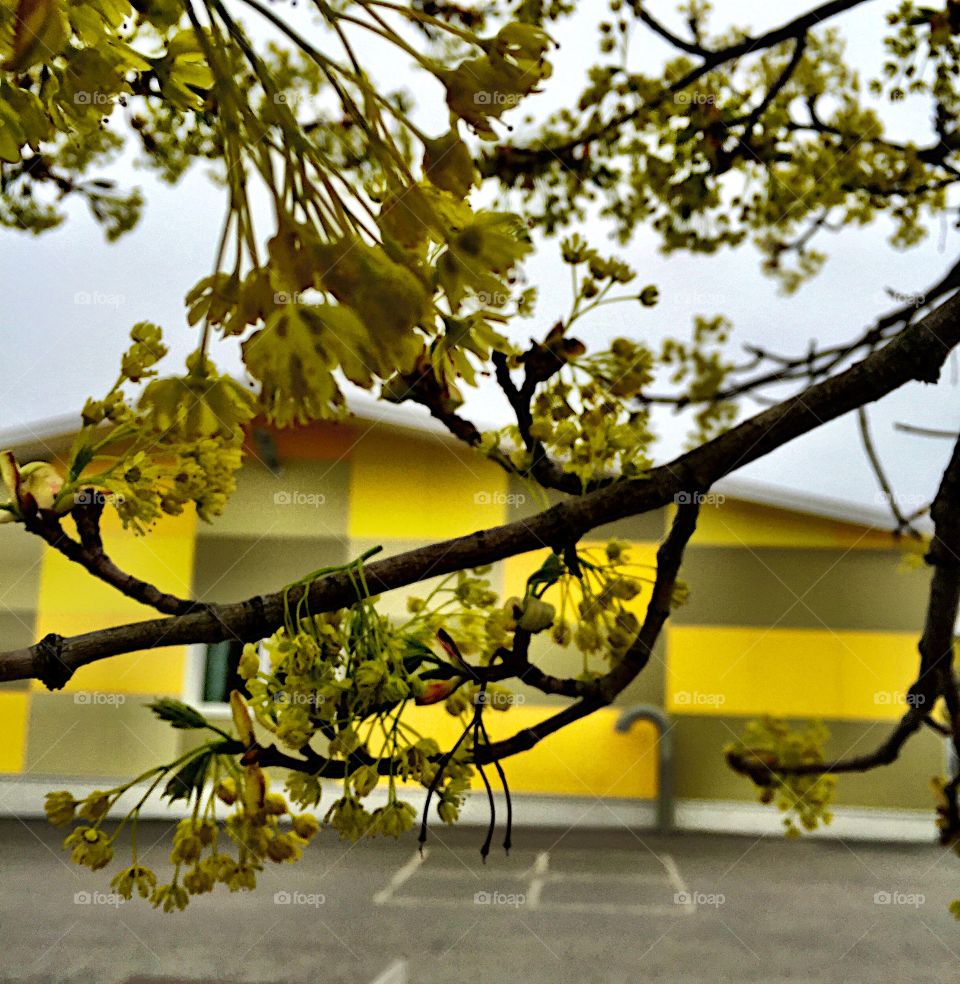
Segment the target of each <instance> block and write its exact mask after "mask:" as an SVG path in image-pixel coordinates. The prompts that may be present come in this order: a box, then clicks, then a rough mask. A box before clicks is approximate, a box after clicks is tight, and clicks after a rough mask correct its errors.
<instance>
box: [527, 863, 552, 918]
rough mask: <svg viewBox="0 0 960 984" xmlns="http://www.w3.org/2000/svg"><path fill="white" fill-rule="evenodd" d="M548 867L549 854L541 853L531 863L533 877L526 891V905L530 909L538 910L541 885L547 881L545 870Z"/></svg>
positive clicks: (541, 891)
mask: <svg viewBox="0 0 960 984" xmlns="http://www.w3.org/2000/svg"><path fill="white" fill-rule="evenodd" d="M549 867H550V854H549V852H547V851H541V852H540V853H539V854H538V855H537V860H536V861H534V862H533V877H532V878H531V879H530V887H529V888H528V889H527V893H528V894H527V905H529V906H530V908H531V909H539V908H540V896H541V894H542V893H543V885H544V882H546V880H547V870H548V869H549Z"/></svg>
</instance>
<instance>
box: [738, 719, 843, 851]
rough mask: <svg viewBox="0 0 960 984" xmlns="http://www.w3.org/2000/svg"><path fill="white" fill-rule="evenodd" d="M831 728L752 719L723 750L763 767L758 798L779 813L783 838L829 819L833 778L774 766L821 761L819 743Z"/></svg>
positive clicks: (749, 763) (822, 743) (814, 828)
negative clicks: (787, 772) (778, 769)
mask: <svg viewBox="0 0 960 984" xmlns="http://www.w3.org/2000/svg"><path fill="white" fill-rule="evenodd" d="M829 737H830V733H829V732H828V731H827V729H826V728H825V727H824V726H823V725H822V724H810V725H808V726H806V727H802V728H798V729H796V730H794V729H793V728H791V726H790V725H789V724H788V723H787V722H786V721H783V720H780V719H779V718H772V717H764V718H762V719H760V720H758V721H751V722H749V724H747V726H746V728H745V729H744V733H743V735H742V737H741V738H740V739H739V740H738V741H737V742H735V743H732V744H730V745H729V746H727V748H726V749H725V751H726V754H727V756H728V757H730V756H735V757H737V758H738V759H741V760H743V761H744V762H745V763H746V764H747V765H748V766H759V767H760V768H761V769H764V768H765V769H766V772H765V773H763V782H762V783H761V784H760V787H759V788H760V792H759V798H760V802H761V803H774V804H776V806H777V809H779V810H780V811H781V812H782V813H783V814H784V818H783V826H784V828H785V833H786V835H787V837H799V836H800V835H801V833H802V832H803V831H804V830H808V831H809V830H816V829H817V827H818V826H819V825H820V824H821V823H822V824H829V823H830V822H831V820H832V819H833V814H832V813H831V811H830V808H829V807H830V804H831V803H832V802H833V796H834V792H835V789H836V784H837V780H836V777H835V776H831V775H801V776H797V775H790V774H786V775H784V774H782V773H781V772H779V771H777V767H780V766H783V767H787V768H789V767H791V766H798V765H820V764H822V763H823V761H824V754H823V746H824V744H825V743H826V741H827V739H828V738H829Z"/></svg>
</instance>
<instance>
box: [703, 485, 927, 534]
mask: <svg viewBox="0 0 960 984" xmlns="http://www.w3.org/2000/svg"><path fill="white" fill-rule="evenodd" d="M714 491H716V492H718V493H720V494H721V495H728V496H729V497H730V498H731V499H740V500H742V501H744V502H752V503H755V504H756V505H760V506H771V507H773V508H776V509H787V510H789V511H791V512H798V513H805V514H806V515H809V516H819V517H821V518H823V519H835V520H839V521H840V522H843V523H853V524H855V525H857V526H870V527H874V528H879V529H884V530H893V529H895V528H896V525H897V524H896V521H895V520H894V518H893V514H892V513H891V512H890V509H889V508H887V507H886V506H883V505H876V506H869V505H865V504H862V503H859V502H850V501H849V500H844V499H835V498H833V497H832V496H826V495H818V494H817V493H810V492H800V491H798V490H797V489H789V488H785V487H783V486H780V485H771V484H769V483H767V482H758V481H756V480H755V479H750V478H739V477H733V478H722V479H720V480H719V481H718V482H717V483H716V484H715V485H714ZM881 496H882V493H880V492H878V493H877V499H878V502H879V501H880V498H881ZM915 525H916V526H917V528H918V529H920V530H924V531H927V530H931V529H932V524H931V523H930V520H929V518H928V517H922V518H921V519H920V520H918V521H917V522H916V523H915Z"/></svg>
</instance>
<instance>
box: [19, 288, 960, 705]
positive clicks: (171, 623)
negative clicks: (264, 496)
mask: <svg viewBox="0 0 960 984" xmlns="http://www.w3.org/2000/svg"><path fill="white" fill-rule="evenodd" d="M957 344H960V300H958V299H957V298H956V297H954V298H951V299H950V300H948V301H946V302H945V303H944V304H943V305H941V306H940V307H939V308H937V309H936V310H935V311H933V312H932V313H931V314H929V315H927V316H926V317H925V318H923V319H922V320H920V321H918V322H917V323H916V324H913V325H910V326H908V327H907V328H905V329H904V330H903V331H902V332H900V333H899V334H898V335H896V336H895V337H894V338H893V339H891V340H890V341H889V342H888V343H887V344H886V345H885V346H884V347H883V348H881V349H879V350H877V351H876V352H873V353H871V354H870V355H868V356H867V357H865V358H864V359H862V360H861V361H860V362H857V363H856V364H854V365H853V366H851V367H850V368H849V369H847V370H846V371H844V372H842V373H840V374H838V375H837V376H834V377H832V378H830V379H827V380H824V381H823V382H820V383H817V384H815V385H813V386H810V387H808V388H807V389H806V390H804V391H803V392H802V393H800V394H798V395H796V396H794V397H791V398H790V399H787V400H784V401H783V402H782V403H779V404H777V405H775V406H773V407H771V408H770V409H768V410H765V411H763V412H762V413H759V414H757V415H755V416H754V417H751V418H750V419H748V420H746V421H744V422H743V423H741V424H739V425H738V426H736V427H734V428H732V429H731V430H729V431H727V432H726V433H724V434H722V435H720V436H719V437H717V438H714V439H713V440H711V441H708V442H707V443H705V444H702V445H700V446H699V447H697V448H696V449H694V450H693V451H690V452H688V453H686V454H684V455H682V456H681V457H679V458H676V459H675V460H673V461H671V462H669V463H668V464H665V465H662V466H660V467H658V468H653V469H651V470H650V471H649V473H648V474H647V476H646V477H645V478H641V479H631V480H629V481H621V482H617V483H615V484H613V485H611V486H608V487H606V488H603V489H599V490H597V491H595V492H591V493H588V494H586V495H583V496H580V497H578V498H573V499H569V500H566V501H564V502H561V503H558V504H557V505H555V506H552V507H551V508H549V509H547V510H545V511H544V512H542V513H540V514H539V515H537V516H535V517H533V518H530V519H524V520H520V521H517V522H514V523H508V524H506V525H503V526H497V527H493V528H491V529H486V530H481V531H478V532H476V533H472V534H470V535H468V536H463V537H458V538H456V539H452V540H447V541H443V542H440V543H435V544H430V545H429V546H426V547H421V548H418V549H416V550H411V551H408V552H406V553H403V554H398V555H397V556H394V557H390V558H387V559H386V560H382V561H379V562H377V563H373V564H370V565H369V566H368V567H366V568H365V574H366V579H367V583H368V585H369V588H370V590H371V591H372V592H373V593H376V594H381V593H383V592H386V591H392V590H395V589H396V588H400V587H404V586H406V585H409V584H413V583H415V582H418V581H422V580H424V579H426V578H429V577H434V576H438V575H442V574H448V573H451V572H454V571H458V570H463V569H466V568H470V567H476V566H481V565H484V564H490V563H494V562H496V561H499V560H503V559H505V558H507V557H512V556H516V555H518V554H523V553H528V552H530V551H533V550H538V549H540V548H542V547H544V546H549V547H555V548H558V549H559V550H560V551H561V552H562V548H563V547H564V546H566V545H567V544H570V543H573V542H576V541H577V540H578V539H579V538H580V537H582V536H583V535H584V534H585V533H587V532H588V531H590V530H592V529H594V528H596V527H597V526H601V525H604V524H606V523H609V522H612V521H614V520H617V519H623V518H625V517H627V516H633V515H637V514H640V513H644V512H648V511H650V510H652V509H658V508H661V507H663V506H665V505H667V504H669V503H671V502H673V501H676V497H677V496H678V495H679V494H680V493H683V492H686V493H690V494H693V493H697V492H702V491H705V490H707V489H709V488H710V486H711V485H712V484H713V483H714V482H716V481H717V480H718V479H720V478H722V477H723V476H725V475H728V474H730V473H731V472H734V471H736V470H737V469H738V468H741V467H743V466H744V465H746V464H748V463H749V462H751V461H755V460H757V459H758V458H761V457H763V456H764V455H766V454H769V453H770V452H771V451H773V450H775V449H776V448H778V447H781V446H783V445H785V444H787V443H789V442H790V441H792V440H794V439H796V438H797V437H799V436H801V435H803V434H806V433H808V432H809V431H812V430H815V429H816V428H818V427H820V426H822V425H823V424H825V423H827V422H828V421H830V420H834V419H836V418H837V417H840V416H842V415H844V414H846V413H849V412H850V411H851V410H855V409H857V408H858V407H860V406H863V405H865V404H867V403H871V402H873V401H875V400H878V399H880V398H881V397H883V396H886V395H887V394H888V393H890V392H892V391H893V390H895V389H898V388H899V387H901V386H903V385H904V384H905V383H908V382H910V381H912V380H919V381H921V382H927V383H934V382H936V381H937V379H938V378H939V373H940V369H941V367H942V365H943V363H944V361H945V359H946V357H947V355H948V354H949V352H950V351H951V350H952V349H953V348H954V347H955V346H956V345H957ZM301 590H304V589H301V588H298V589H295V590H294V591H293V592H292V596H293V598H294V599H296V597H297V596H298V592H299V591H301ZM309 591H310V605H311V610H312V611H314V612H322V611H330V610H332V609H336V608H341V607H343V606H345V605H349V604H352V603H353V602H354V601H355V600H356V589H355V587H354V585H353V583H352V582H351V579H350V577H349V576H348V575H346V574H342V573H341V574H332V575H329V576H327V577H324V578H321V579H319V580H318V581H316V582H314V583H313V585H312V586H311V587H310V588H309ZM283 614H284V604H283V592H282V591H280V592H276V593H273V594H269V595H264V596H256V597H254V598H250V599H247V600H246V601H243V602H240V603H237V604H231V605H211V606H209V607H208V608H207V609H205V610H204V611H202V612H193V613H190V614H186V615H178V616H174V617H172V618H168V619H153V620H148V621H144V622H135V623H131V624H127V625H119V626H113V627H111V628H107V629H102V630H97V631H94V632H87V633H84V634H82V635H77V636H73V637H71V638H67V639H65V638H62V637H59V636H56V635H52V636H48V637H46V638H45V639H43V640H41V641H40V642H39V643H37V644H36V645H34V646H30V647H26V648H23V649H17V650H13V651H11V652H7V653H3V654H0V680H18V679H24V678H28V677H36V678H38V679H40V680H42V681H43V682H44V683H45V684H46V685H47V686H49V687H53V688H55V687H58V686H63V684H64V683H65V682H66V681H67V680H68V679H69V677H70V675H71V674H72V673H73V672H74V671H75V670H76V669H77V668H79V667H81V666H84V665H86V664H88V663H92V662H94V661H96V660H99V659H104V658H106V657H109V656H115V655H118V654H120V653H128V652H134V651H138V650H143V649H150V648H155V647H159V646H172V645H183V644H187V643H197V642H218V641H223V640H226V639H239V640H244V641H255V640H257V639H261V638H263V637H264V636H266V635H268V634H270V633H271V632H273V631H274V630H275V629H276V628H277V627H278V626H280V625H282V624H283Z"/></svg>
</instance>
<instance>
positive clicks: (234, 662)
mask: <svg viewBox="0 0 960 984" xmlns="http://www.w3.org/2000/svg"><path fill="white" fill-rule="evenodd" d="M242 654H243V643H242V642H238V641H237V640H236V639H231V640H228V641H226V642H213V643H210V644H209V645H208V646H207V651H206V653H205V654H204V661H203V701H204V703H209V704H222V703H225V702H226V701H228V700H229V699H230V691H231V690H239V691H241V692H242V691H243V685H244V682H243V679H242V678H241V677H240V675H239V674H238V673H237V667H238V666H239V664H240V657H241V655H242Z"/></svg>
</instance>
